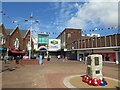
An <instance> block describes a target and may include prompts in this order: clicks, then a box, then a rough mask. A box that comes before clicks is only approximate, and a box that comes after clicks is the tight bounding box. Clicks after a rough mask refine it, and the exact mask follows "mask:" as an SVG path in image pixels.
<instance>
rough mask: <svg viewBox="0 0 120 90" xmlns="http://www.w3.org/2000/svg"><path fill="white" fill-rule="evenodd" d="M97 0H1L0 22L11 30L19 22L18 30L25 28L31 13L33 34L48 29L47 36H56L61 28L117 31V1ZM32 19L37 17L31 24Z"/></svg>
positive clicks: (85, 31)
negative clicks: (13, 0)
mask: <svg viewBox="0 0 120 90" xmlns="http://www.w3.org/2000/svg"><path fill="white" fill-rule="evenodd" d="M98 1H99V0H98ZM98 1H94V0H86V1H82V2H77V1H76V2H75V1H74V2H72V1H71V0H69V2H64V0H61V2H60V1H59V2H57V1H54V2H2V5H1V4H0V6H1V7H2V13H0V14H1V16H2V21H1V23H3V24H4V26H5V27H6V28H12V29H13V28H15V27H16V25H18V24H19V29H21V30H27V29H29V27H30V22H25V19H28V21H30V18H29V17H30V15H31V14H32V15H33V19H32V20H33V24H32V30H33V31H36V32H34V33H33V34H34V35H37V34H38V33H41V32H50V38H56V37H57V36H58V35H59V34H60V33H61V32H62V31H63V30H64V29H65V28H77V29H82V33H83V34H92V33H97V34H101V35H109V34H116V33H118V2H117V0H115V1H114V0H112V1H111V2H109V1H110V0H109V1H106V2H104V1H105V0H100V1H99V2H98ZM3 13H5V15H3ZM35 20H39V23H35V22H34V21H35ZM13 21H14V22H15V23H12V22H13Z"/></svg>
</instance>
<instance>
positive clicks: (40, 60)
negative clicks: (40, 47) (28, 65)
mask: <svg viewBox="0 0 120 90" xmlns="http://www.w3.org/2000/svg"><path fill="white" fill-rule="evenodd" d="M42 60H43V57H42V55H41V54H40V55H39V64H43V62H42Z"/></svg>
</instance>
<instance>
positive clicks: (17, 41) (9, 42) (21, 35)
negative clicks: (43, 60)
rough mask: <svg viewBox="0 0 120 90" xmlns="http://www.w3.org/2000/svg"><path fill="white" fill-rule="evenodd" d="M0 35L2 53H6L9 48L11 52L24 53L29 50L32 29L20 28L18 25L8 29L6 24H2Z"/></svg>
mask: <svg viewBox="0 0 120 90" xmlns="http://www.w3.org/2000/svg"><path fill="white" fill-rule="evenodd" d="M0 35H1V38H0V39H1V46H0V48H1V55H2V54H4V55H5V53H6V51H7V49H9V52H10V53H12V54H24V52H25V51H27V46H28V44H29V40H30V30H19V28H18V27H15V29H6V28H5V27H4V25H3V24H1V25H0ZM32 47H33V42H32ZM10 53H9V54H10Z"/></svg>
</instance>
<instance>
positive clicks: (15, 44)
mask: <svg viewBox="0 0 120 90" xmlns="http://www.w3.org/2000/svg"><path fill="white" fill-rule="evenodd" d="M14 46H15V49H18V48H19V39H18V38H16V39H15V41H14Z"/></svg>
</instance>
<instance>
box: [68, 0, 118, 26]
mask: <svg viewBox="0 0 120 90" xmlns="http://www.w3.org/2000/svg"><path fill="white" fill-rule="evenodd" d="M93 1H95V0H89V1H88V3H85V4H83V5H79V4H78V3H76V4H75V7H76V8H77V9H78V11H77V12H76V13H75V16H74V17H72V18H71V19H69V20H68V23H67V26H68V27H73V28H85V27H86V26H88V25H91V26H92V27H97V26H100V25H104V26H114V25H117V24H118V3H117V2H102V1H103V0H100V1H101V2H93ZM115 1H116V0H115Z"/></svg>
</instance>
